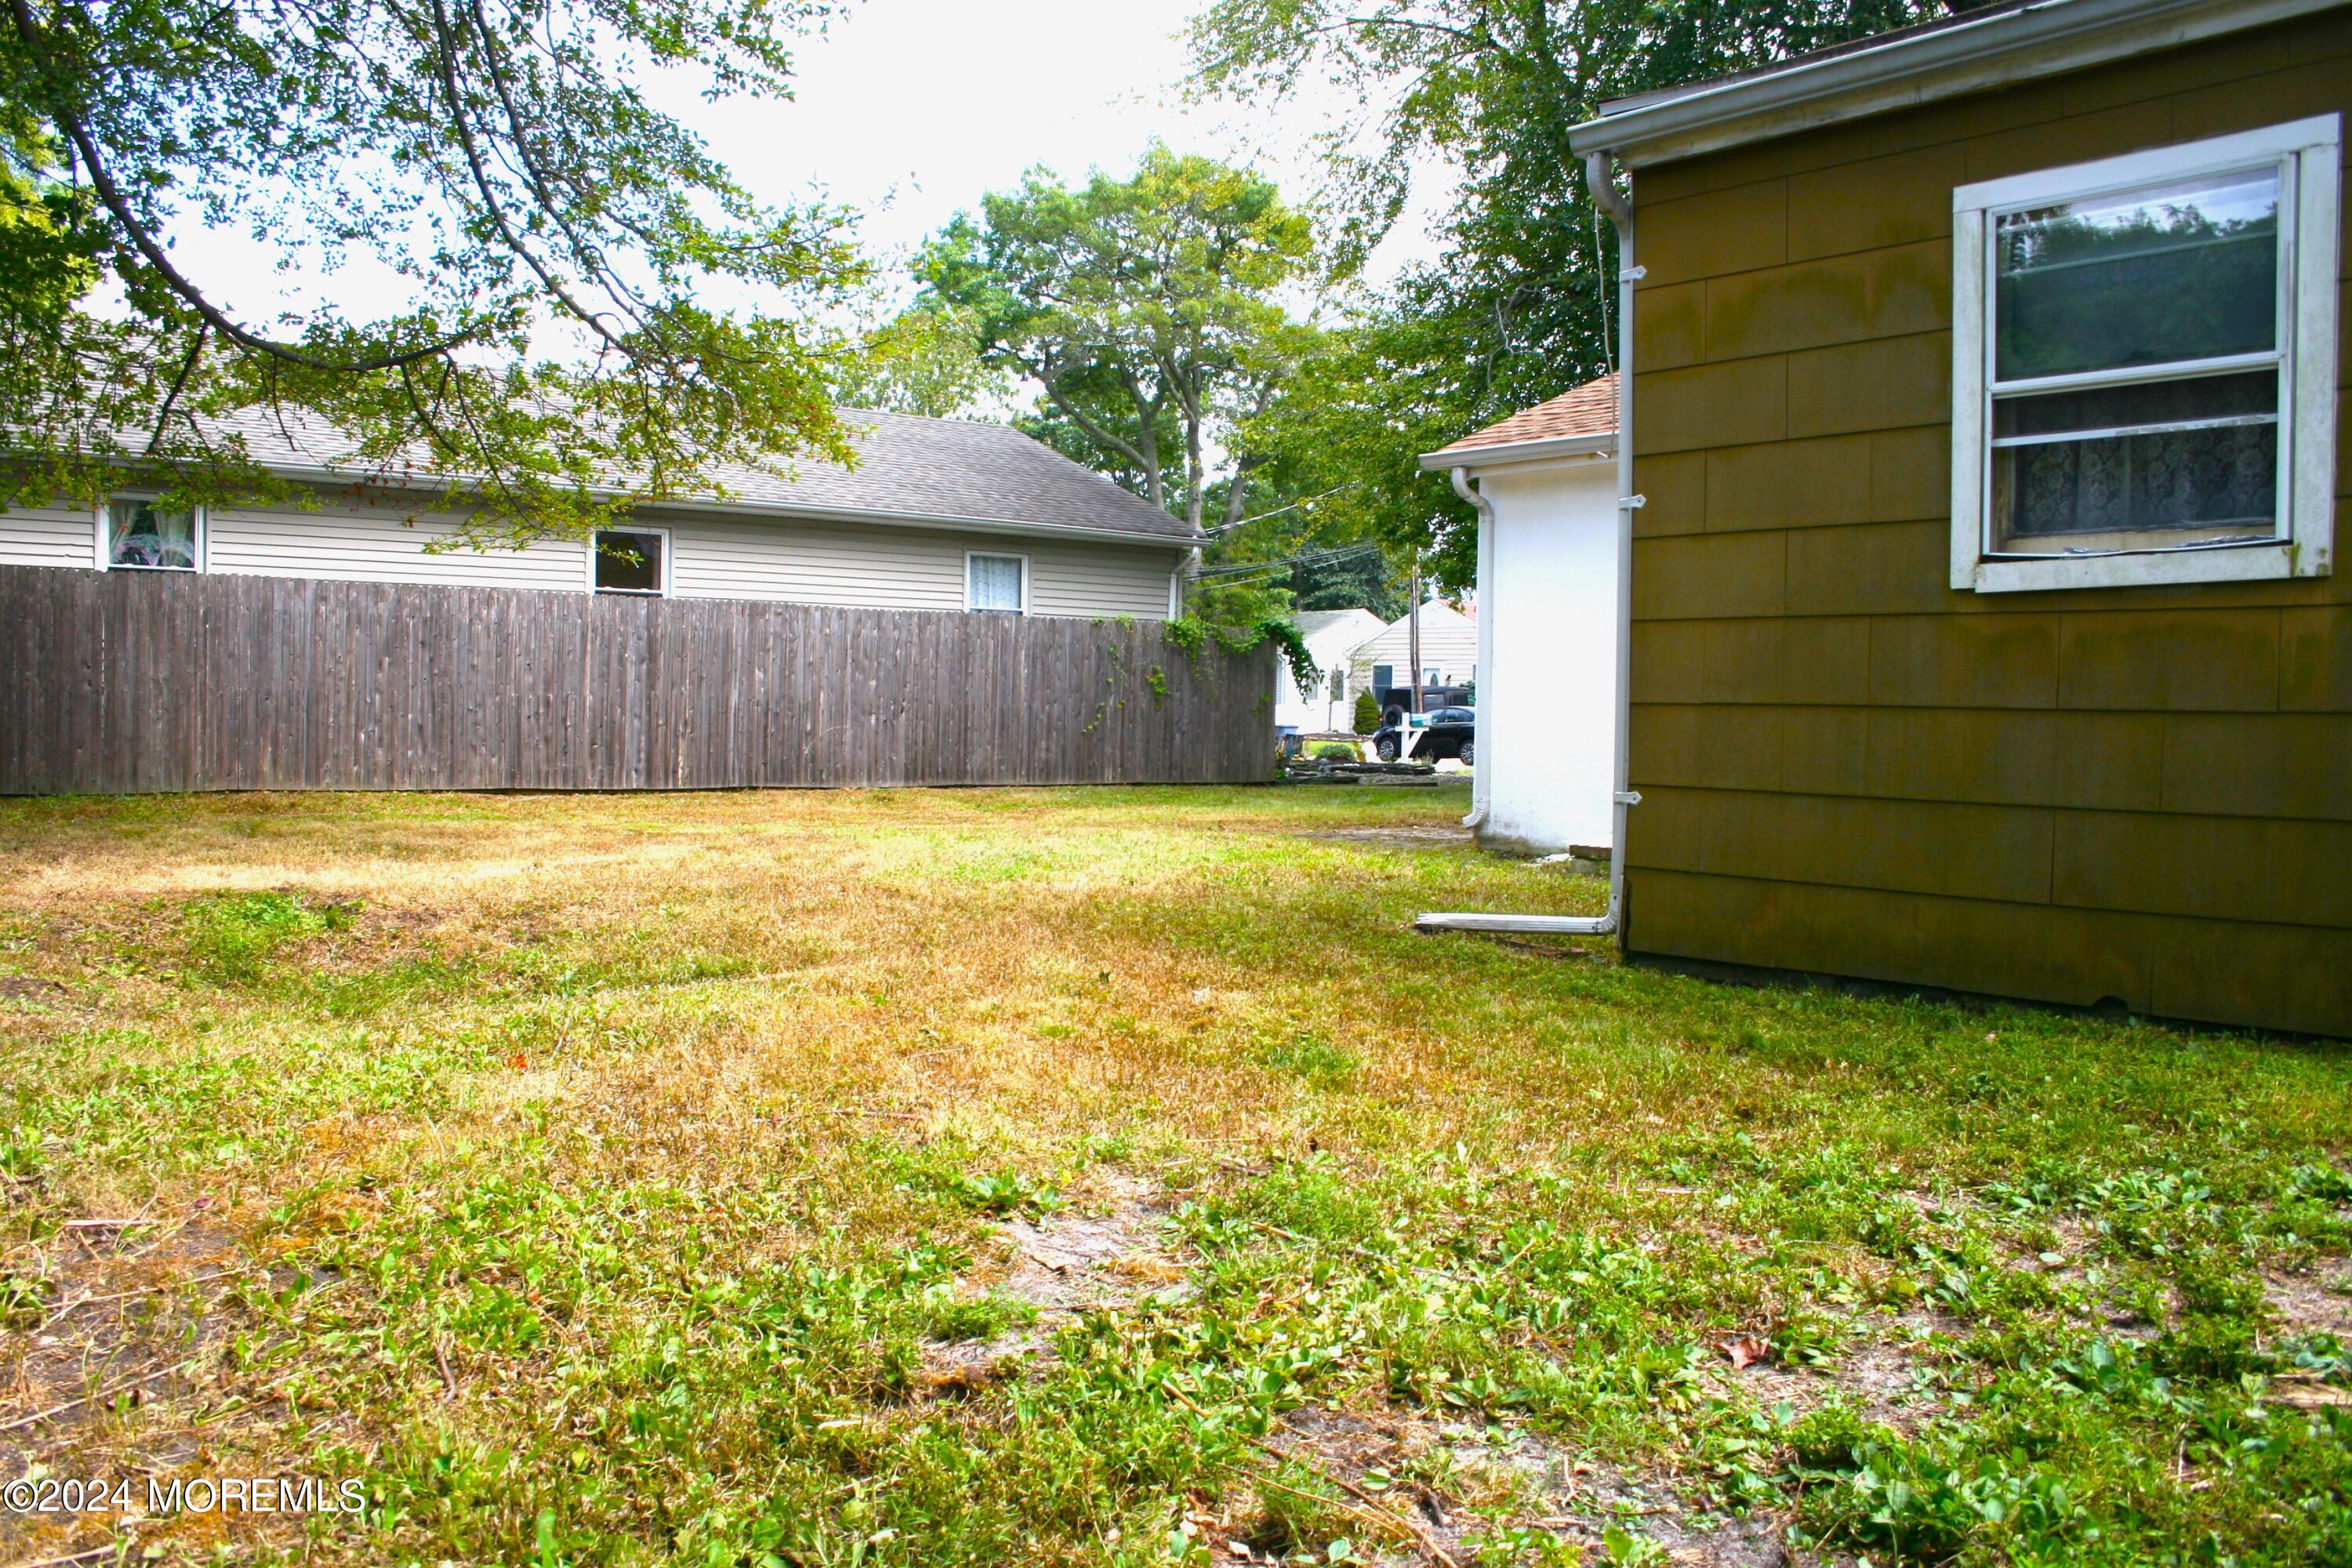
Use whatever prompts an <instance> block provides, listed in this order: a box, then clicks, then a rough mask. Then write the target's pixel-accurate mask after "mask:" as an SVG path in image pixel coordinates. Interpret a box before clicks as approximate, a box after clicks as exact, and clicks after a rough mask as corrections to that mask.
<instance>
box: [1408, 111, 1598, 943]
mask: <svg viewBox="0 0 2352 1568" xmlns="http://www.w3.org/2000/svg"><path fill="white" fill-rule="evenodd" d="M1609 164H1610V155H1609V154H1608V153H1587V154H1585V159H1584V184H1585V188H1586V189H1587V190H1588V191H1590V192H1591V195H1592V201H1593V205H1596V206H1598V207H1599V208H1600V209H1601V211H1602V212H1604V213H1607V214H1608V215H1609V221H1610V222H1611V223H1612V224H1614V225H1616V226H1617V342H1618V347H1617V498H1618V499H1617V722H1616V747H1617V755H1616V759H1615V761H1616V772H1615V774H1614V778H1615V787H1614V792H1613V793H1614V795H1615V801H1614V807H1615V809H1614V811H1613V812H1612V828H1611V835H1610V845H1609V912H1608V913H1607V914H1605V915H1601V916H1598V917H1595V916H1590V915H1489V914H1426V915H1423V916H1421V917H1420V918H1419V919H1417V920H1415V921H1413V922H1412V923H1413V927H1414V929H1415V930H1418V931H1515V932H1518V933H1521V934H1525V935H1531V936H1610V935H1613V934H1615V933H1616V932H1618V931H1622V929H1623V927H1624V917H1625V814H1626V812H1627V810H1628V809H1629V808H1630V807H1632V806H1635V805H1640V804H1641V801H1642V797H1641V796H1640V795H1636V794H1634V793H1633V774H1632V772H1631V758H1630V756H1629V754H1628V752H1629V749H1628V744H1627V742H1628V737H1629V734H1630V731H1631V730H1632V728H1633V512H1634V510H1636V509H1637V508H1639V507H1640V506H1641V505H1642V500H1643V498H1642V497H1640V496H1638V495H1635V494H1634V493H1633V284H1634V282H1635V280H1637V279H1639V278H1640V277H1641V276H1642V269H1641V268H1638V267H1636V266H1634V265H1633V203H1632V202H1631V201H1628V200H1627V199H1626V198H1625V197H1624V196H1622V195H1619V194H1618V191H1617V187H1616V185H1615V184H1612V179H1611V175H1610V172H1609ZM1454 472H1455V475H1456V478H1455V480H1454V485H1455V488H1456V489H1460V488H1461V483H1462V480H1461V478H1460V474H1461V470H1459V469H1456V470H1455V471H1454ZM1486 517H1487V514H1486V511H1485V510H1484V509H1483V508H1482V509H1481V510H1480V514H1479V518H1480V521H1481V522H1482V523H1484V522H1485V521H1486ZM1485 537H1486V535H1485V531H1483V529H1482V531H1481V534H1480V541H1481V543H1482V544H1483V543H1484V541H1485ZM1479 568H1480V571H1481V573H1482V574H1483V573H1484V571H1485V569H1486V555H1485V553H1484V552H1483V551H1482V552H1481V554H1480V557H1479ZM1478 631H1479V636H1480V637H1481V638H1482V639H1484V638H1485V637H1486V636H1487V622H1486V605H1480V606H1479V626H1478ZM1479 750H1480V751H1482V752H1483V751H1485V750H1486V745H1485V742H1483V741H1482V742H1480V744H1479ZM1473 815H1475V812H1474V814H1473Z"/></svg>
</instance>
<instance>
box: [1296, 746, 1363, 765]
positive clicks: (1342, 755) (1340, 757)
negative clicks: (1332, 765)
mask: <svg viewBox="0 0 2352 1568" xmlns="http://www.w3.org/2000/svg"><path fill="white" fill-rule="evenodd" d="M1360 754H1361V753H1360V752H1358V751H1357V750H1356V748H1355V747H1353V746H1351V745H1349V743H1348V742H1345V741H1318V742H1315V743H1314V744H1313V745H1311V746H1309V747H1307V755H1308V756H1310V757H1330V758H1333V759H1335V760H1337V761H1339V762H1343V763H1352V762H1354V761H1355V760H1356V759H1357V757H1358V756H1360Z"/></svg>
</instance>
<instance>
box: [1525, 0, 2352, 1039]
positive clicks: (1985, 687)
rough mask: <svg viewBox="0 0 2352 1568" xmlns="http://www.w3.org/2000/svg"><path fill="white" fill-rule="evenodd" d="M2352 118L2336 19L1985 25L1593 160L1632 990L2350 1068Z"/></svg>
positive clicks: (1841, 66)
mask: <svg viewBox="0 0 2352 1568" xmlns="http://www.w3.org/2000/svg"><path fill="white" fill-rule="evenodd" d="M2347 110H2352V4H2347V0H2263V3H2262V4H2251V3H2246V0H2236V3H2231V4H2222V3H2219V0H2031V3H2026V0H1994V3H1993V4H1990V5H1975V6H1971V7H1969V8H1968V9H1967V10H1966V11H1965V12H1963V13H1961V14H1959V15H1956V16H1951V17H1949V18H1948V19H1945V20H1941V21H1937V22H1932V23H1927V24H1925V25H1922V26H1916V27H1912V28H1908V29H1905V30H1903V31H1899V32H1895V33H1891V34H1887V35H1885V36H1883V37H1877V38H1873V39H1868V40H1864V41H1862V42H1859V43H1855V44H1851V45H1847V46H1843V47H1838V48H1835V49H1831V50H1826V51H1823V52H1822V53H1820V54H1816V55H1809V56H1803V57H1800V58H1795V59H1791V60H1789V61H1786V62H1784V63H1782V64H1780V65H1777V66H1773V67H1769V68H1764V69H1760V70H1756V71H1751V72H1748V73H1745V74H1743V75H1739V76H1735V77H1730V78H1727V79H1721V80H1717V81H1702V82H1696V83H1693V84H1691V85H1689V86H1686V87H1680V88H1675V89H1666V90H1663V91H1657V92H1650V93H1644V94H1642V95H1639V96H1636V97H1633V98H1628V99H1624V100H1619V101H1616V102H1613V103H1611V104H1608V105H1605V106H1604V108H1603V110H1602V112H1601V115H1600V117H1599V118H1597V119H1595V120H1593V121H1590V122H1588V123H1585V124H1583V125H1580V126H1577V127H1575V128H1573V130H1572V131H1571V132H1570V140H1571V142H1572V144H1573V146H1574V147H1575V149H1576V150H1577V151H1578V152H1579V153H1581V154H1584V155H1586V156H1587V157H1588V158H1589V159H1590V160H1591V163H1589V164H1588V168H1590V169H1591V172H1592V174H1593V175H1594V178H1593V181H1592V184H1593V185H1594V187H1595V188H1596V190H1600V191H1602V192H1603V193H1604V195H1603V197H1602V200H1603V202H1604V205H1612V206H1615V205H1622V204H1621V203H1620V202H1619V199H1618V197H1616V196H1615V195H1609V194H1606V193H1608V192H1609V191H1611V189H1612V186H1614V185H1615V184H1616V183H1617V182H1618V181H1619V180H1620V179H1621V178H1622V174H1621V171H1622V173H1624V174H1630V176H1631V179H1630V184H1631V188H1632V196H1631V202H1632V207H1631V212H1630V215H1626V216H1622V219H1621V229H1622V232H1623V234H1624V235H1625V237H1626V241H1627V251H1626V253H1625V256H1624V260H1625V262H1626V264H1627V265H1626V266H1625V267H1624V268H1623V269H1622V270H1623V273H1624V277H1625V279H1626V281H1627V283H1628V285H1629V286H1630V298H1631V301H1632V305H1631V310H1630V313H1629V317H1621V320H1622V322H1623V325H1624V327H1625V329H1626V338H1625V344H1624V347H1623V349H1622V352H1621V356H1620V362H1619V363H1620V365H1621V367H1622V368H1623V369H1624V370H1626V371H1627V372H1628V374H1631V375H1632V377H1633V387H1632V396H1631V415H1630V426H1629V429H1628V432H1627V439H1628V441H1629V443H1630V448H1631V461H1630V472H1629V473H1628V474H1627V475H1626V476H1625V479H1624V485H1625V488H1624V491H1623V492H1622V493H1623V494H1624V495H1625V497H1626V500H1627V502H1628V504H1629V505H1632V504H1633V503H1634V499H1635V497H1637V496H1638V498H1639V509H1638V510H1633V511H1632V513H1631V517H1632V520H1633V535H1634V537H1633V544H1632V565H1631V570H1632V580H1631V581H1632V585H1631V593H1630V596H1629V600H1628V605H1629V608H1628V612H1627V613H1628V614H1629V615H1630V616H1631V632H1630V637H1631V647H1632V658H1631V669H1630V679H1631V685H1632V698H1631V726H1632V742H1631V748H1630V754H1629V758H1628V762H1627V768H1628V772H1629V775H1630V778H1629V782H1630V785H1631V788H1630V789H1629V790H1628V791H1627V795H1628V799H1627V803H1626V806H1625V810H1626V818H1625V820H1626V827H1625V831H1624V840H1623V842H1622V843H1620V844H1619V845H1618V846H1617V851H1618V855H1617V860H1618V864H1619V865H1620V866H1621V867H1622V868H1623V871H1624V881H1623V884H1622V889H1620V899H1619V900H1618V910H1620V911H1621V920H1622V923H1621V924H1620V926H1619V930H1620V931H1621V932H1622V940H1623V942H1624V943H1625V945H1626V947H1627V948H1628V949H1629V950H1631V951H1632V952H1635V953H1639V954H1650V955H1655V956H1658V957H1662V958H1666V959H1671V960H1677V961H1696V962H1705V963H1732V964H1738V965H1746V966H1750V967H1755V968H1761V969H1766V970H1788V971H1809V972H1817V973H1832V974H1839V975H1848V976H1859V977H1863V978H1866V979H1872V980H1879V981H1889V982H1895V983H1901V984H1927V985H1936V986H1944V987H1950V988H1954V989H1957V990H1961V991H1969V992H1979V993H1992V994H2004V995H2011V996H2020V997H2032V998H2039V999H2044V1000H2048V1001H2053V1002H2059V1003H2069V1004H2080V1005H2093V1004H2099V1003H2107V1004H2110V1005H2117V1004H2119V1005H2124V1006H2127V1007H2129V1008H2131V1009H2132V1010H2134V1011H2137V1012H2146V1013H2150V1014H2155V1015H2158V1016H2174V1017H2183V1018H2192V1019H2202V1020H2209V1021H2213V1022H2219V1023H2223V1024H2231V1025H2242V1026H2247V1025H2250V1026H2264V1027H2272V1028H2284V1029H2296V1030H2307V1031H2313V1032H2317V1033H2323V1034H2332V1035H2352V578H2347V575H2346V574H2344V572H2343V571H2342V570H2341V569H2340V568H2339V567H2338V565H2337V562H2338V560H2339V559H2340V558H2341V556H2342V554H2343V551H2344V547H2345V544H2346V539H2345V522H2344V505H2343V500H2344V497H2345V496H2346V494H2347V490H2346V479H2347V474H2352V467H2348V466H2347V464H2346V463H2345V462H2344V460H2343V454H2342V453H2341V451H2340V450H2339V447H2338V444H2339V442H2340V440H2341V439H2342V434H2341V433H2342V432H2343V431H2344V430H2345V429H2346V428H2347V426H2346V425H2345V424H2344V423H2343V419H2344V407H2345V404H2344V395H2345V385H2344V379H2343V377H2344V370H2345V367H2346V365H2347V363H2352V361H2347V353H2346V346H2345V344H2344V342H2343V336H2342V334H2343V330H2344V329H2343V321H2342V316H2341V309H2342V302H2343V292H2342V290H2343V288H2344V280H2345V279H2346V278H2347V271H2346V269H2345V261H2346V254H2345V248H2344V245H2345V240H2344V235H2345V212H2346V209H2345V206H2344V201H2343V147H2344V117H2345V114H2346V112H2347ZM1612 162H1613V163H1614V164H1615V165H1616V169H1614V170H1612V168H1611V163H1612ZM1486 483H1487V484H1488V485H1489V486H1491V487H1494V489H1495V490H1496V494H1498V495H1499V493H1500V490H1501V489H1502V487H1501V486H1500V485H1497V484H1496V480H1495V479H1488V480H1487V481H1486ZM1554 624H1555V626H1556V627H1557V630H1558V634H1559V647H1560V650H1561V651H1560V656H1559V663H1560V665H1562V666H1564V665H1565V663H1566V661H1567V659H1568V658H1569V657H1570V656H1569V654H1568V652H1567V649H1568V647H1569V646H1570V638H1571V637H1572V635H1573V627H1574V625H1575V622H1574V620H1573V618H1572V617H1569V616H1559V617H1557V618H1556V619H1555V623H1554ZM1502 668H1504V669H1505V670H1507V669H1509V668H1511V665H1510V663H1508V662H1505V663H1504V664H1503V667H1502ZM1505 679H1509V676H1508V675H1506V676H1505ZM1506 745H1507V742H1504V741H1499V740H1498V742H1497V743H1496V747H1495V754H1496V760H1497V761H1498V762H1499V761H1500V760H1501V758H1502V756H1503V755H1504V753H1505V751H1506ZM1483 760H1484V759H1483V758H1482V761H1483ZM1634 796H1638V801H1636V800H1635V799H1633V797H1634Z"/></svg>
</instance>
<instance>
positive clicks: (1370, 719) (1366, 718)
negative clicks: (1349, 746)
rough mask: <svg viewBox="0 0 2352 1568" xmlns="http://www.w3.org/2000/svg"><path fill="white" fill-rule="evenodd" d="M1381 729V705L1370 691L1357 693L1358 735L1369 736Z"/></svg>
mask: <svg viewBox="0 0 2352 1568" xmlns="http://www.w3.org/2000/svg"><path fill="white" fill-rule="evenodd" d="M1380 727H1381V705H1380V704H1379V703H1377V702H1375V701H1373V700H1372V694H1371V693H1370V692H1369V691H1359V692H1357V693H1356V733H1357V734H1359V735H1369V734H1370V733H1371V732H1372V731H1375V730H1378V729H1379V728H1380Z"/></svg>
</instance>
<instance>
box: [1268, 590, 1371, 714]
mask: <svg viewBox="0 0 2352 1568" xmlns="http://www.w3.org/2000/svg"><path fill="white" fill-rule="evenodd" d="M1293 618H1294V619H1295V620H1296V621H1297V625H1298V630H1299V633H1300V635H1301V636H1302V637H1305V638H1306V639H1307V652H1308V653H1309V654H1310V655H1312V656H1313V657H1314V659H1315V668H1316V669H1317V670H1318V672H1319V674H1318V679H1317V681H1316V685H1315V689H1314V690H1312V691H1303V690H1301V689H1299V686H1298V683H1297V680H1295V679H1292V677H1291V673H1290V666H1289V663H1288V662H1287V661H1285V662H1283V663H1281V664H1278V665H1276V667H1275V677H1274V680H1275V697H1274V726H1275V728H1276V730H1277V731H1289V732H1292V733H1300V732H1306V733H1311V732H1313V731H1328V730H1345V729H1348V728H1349V726H1350V722H1351V721H1352V719H1353V717H1354V706H1353V705H1354V702H1355V694H1354V693H1353V692H1351V691H1350V690H1349V689H1348V670H1349V665H1350V663H1351V661H1352V658H1353V656H1354V654H1355V651H1356V649H1357V648H1358V647H1360V646H1361V645H1362V644H1364V643H1367V642H1370V640H1371V639H1372V638H1374V637H1378V636H1380V635H1381V631H1382V630H1383V629H1384V628H1383V626H1382V624H1381V618H1380V616H1376V615H1374V614H1372V612H1371V611H1370V610H1367V609H1362V608H1357V609H1352V610H1301V611H1300V612H1299V613H1298V614H1297V616H1295V617H1293Z"/></svg>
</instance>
